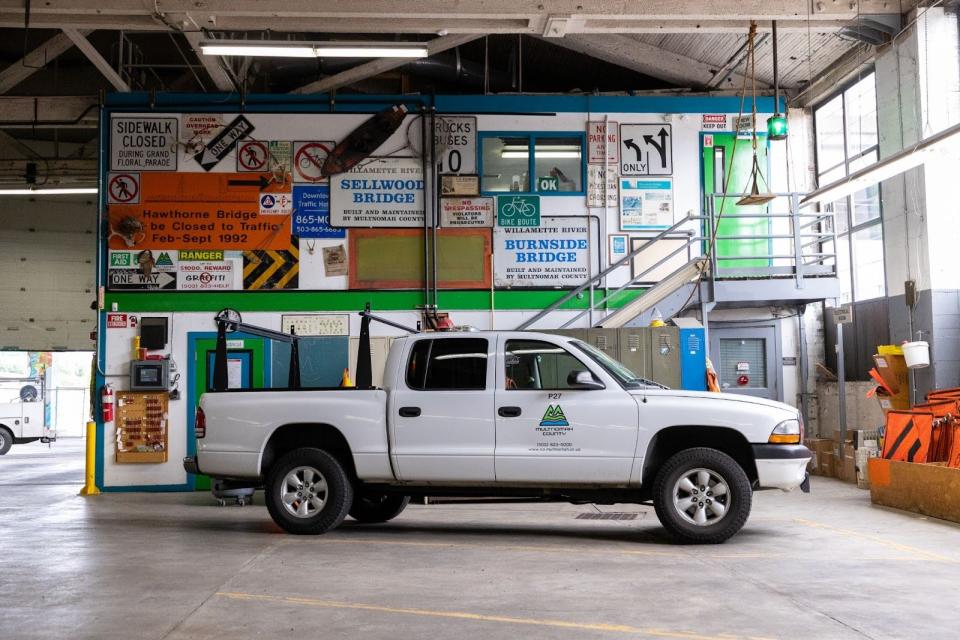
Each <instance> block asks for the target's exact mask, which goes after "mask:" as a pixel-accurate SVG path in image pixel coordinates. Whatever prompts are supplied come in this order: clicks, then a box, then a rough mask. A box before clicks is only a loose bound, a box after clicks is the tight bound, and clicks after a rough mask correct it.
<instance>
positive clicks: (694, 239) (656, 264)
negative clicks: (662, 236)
mask: <svg viewBox="0 0 960 640" xmlns="http://www.w3.org/2000/svg"><path fill="white" fill-rule="evenodd" d="M701 240H703V238H698V237H691V238H689V239H688V240H687V242H686V243H684V244H683V245H681V246H679V247H677V248H676V249H674V250H673V251H671V252H670V253H669V254H668V255H666V256H664V257H662V258H660V259H659V260H657V261H656V262H654V263H653V264H652V265H650V266H649V267H647V268H646V269H644V270H643V271H641V272H640V273H638V274H637V275H635V276H633V277H632V278H630V279H629V280H627V282H626V284H622V285H620V286H619V287H617V288H616V289H615V290H614V291H613V292H611V293H608V294H607V295H605V296H603V297H602V298H600V299H599V300H597V301H596V302H594V303H593V304H594V306H599V305H601V304H603V303H604V302H606V301H607V300H609V299H610V298H612V297H613V296H615V295H617V294H619V293H620V292H621V291H623V290H624V289H626V288H627V287H630V286H632V285H633V284H635V283H636V282H638V281H639V280H640V278H642V277H643V276H645V275H647V274H648V273H650V272H651V271H653V270H654V269H656V268H657V267H659V266H660V265H662V264H663V263H665V262H666V261H667V260H669V259H670V258H672V257H673V256H675V255H677V254H678V253H680V252H681V251H683V250H684V249H688V248H689V247H690V245H691V244H693V243H694V242H700V241H701ZM589 311H590V309H589V308H587V309H584V310H583V311H581V312H580V313H578V314H577V315H576V316H574V317H573V318H571V319H570V320H567V321H566V322H565V323H563V324H562V325H560V328H561V329H566V328H567V327H569V326H570V325H571V324H573V323H574V322H576V321H577V320H579V319H580V318H582V317H583V316H585V315H586V314H587V313H588V312H589Z"/></svg>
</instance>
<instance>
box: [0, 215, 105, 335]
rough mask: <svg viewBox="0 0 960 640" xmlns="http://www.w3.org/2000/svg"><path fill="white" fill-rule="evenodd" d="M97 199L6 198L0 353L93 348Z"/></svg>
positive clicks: (0, 242)
mask: <svg viewBox="0 0 960 640" xmlns="http://www.w3.org/2000/svg"><path fill="white" fill-rule="evenodd" d="M96 211H97V209H96V202H95V200H94V199H93V198H92V197H91V196H85V197H84V196H56V197H55V196H48V197H45V198H26V197H22V196H16V197H13V196H7V197H3V198H0V349H18V350H31V351H47V350H64V349H69V350H91V349H93V342H91V340H90V337H89V334H90V332H91V331H92V330H93V329H94V327H95V325H96V315H95V313H94V312H93V311H92V310H91V309H90V303H91V302H93V300H94V299H95V298H96V290H95V286H94V273H95V269H96V266H95V262H96V234H95V228H96V217H97V214H96Z"/></svg>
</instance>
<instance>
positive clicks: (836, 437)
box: [833, 427, 853, 446]
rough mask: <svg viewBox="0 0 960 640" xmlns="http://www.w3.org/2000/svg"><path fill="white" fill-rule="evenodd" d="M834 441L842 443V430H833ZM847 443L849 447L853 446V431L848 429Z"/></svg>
mask: <svg viewBox="0 0 960 640" xmlns="http://www.w3.org/2000/svg"><path fill="white" fill-rule="evenodd" d="M833 441H834V442H840V429H834V430H833ZM845 442H846V443H847V444H849V445H851V446H852V445H853V429H850V428H849V427H848V428H847V439H846V440H845Z"/></svg>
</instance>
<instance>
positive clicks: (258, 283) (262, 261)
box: [243, 236, 300, 290]
mask: <svg viewBox="0 0 960 640" xmlns="http://www.w3.org/2000/svg"><path fill="white" fill-rule="evenodd" d="M298 245H299V239H298V238H297V236H293V237H292V238H291V239H290V248H289V249H284V250H275V249H265V250H263V249H258V250H256V251H244V252H243V288H244V289H246V290H258V289H296V288H297V287H298V285H299V280H300V249H299V247H298Z"/></svg>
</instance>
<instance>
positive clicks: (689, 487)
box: [673, 468, 730, 527]
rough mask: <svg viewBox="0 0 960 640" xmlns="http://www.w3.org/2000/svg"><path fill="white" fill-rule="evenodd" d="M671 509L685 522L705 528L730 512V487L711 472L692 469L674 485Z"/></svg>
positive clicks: (716, 474) (714, 472)
mask: <svg viewBox="0 0 960 640" xmlns="http://www.w3.org/2000/svg"><path fill="white" fill-rule="evenodd" d="M673 506H674V508H675V509H676V510H677V513H678V514H680V517H681V518H683V519H684V520H685V521H687V522H689V523H690V524H693V525H696V526H698V527H708V526H710V525H713V524H716V523H717V522H720V521H721V520H723V519H724V518H725V517H726V515H727V513H728V512H729V511H730V485H729V484H728V483H727V480H726V479H725V478H724V477H723V476H722V475H720V474H719V473H717V472H716V471H713V470H712V469H704V468H697V469H691V470H689V471H686V472H685V473H684V474H683V475H682V476H680V478H679V479H678V480H677V481H676V483H675V484H674V485H673Z"/></svg>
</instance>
